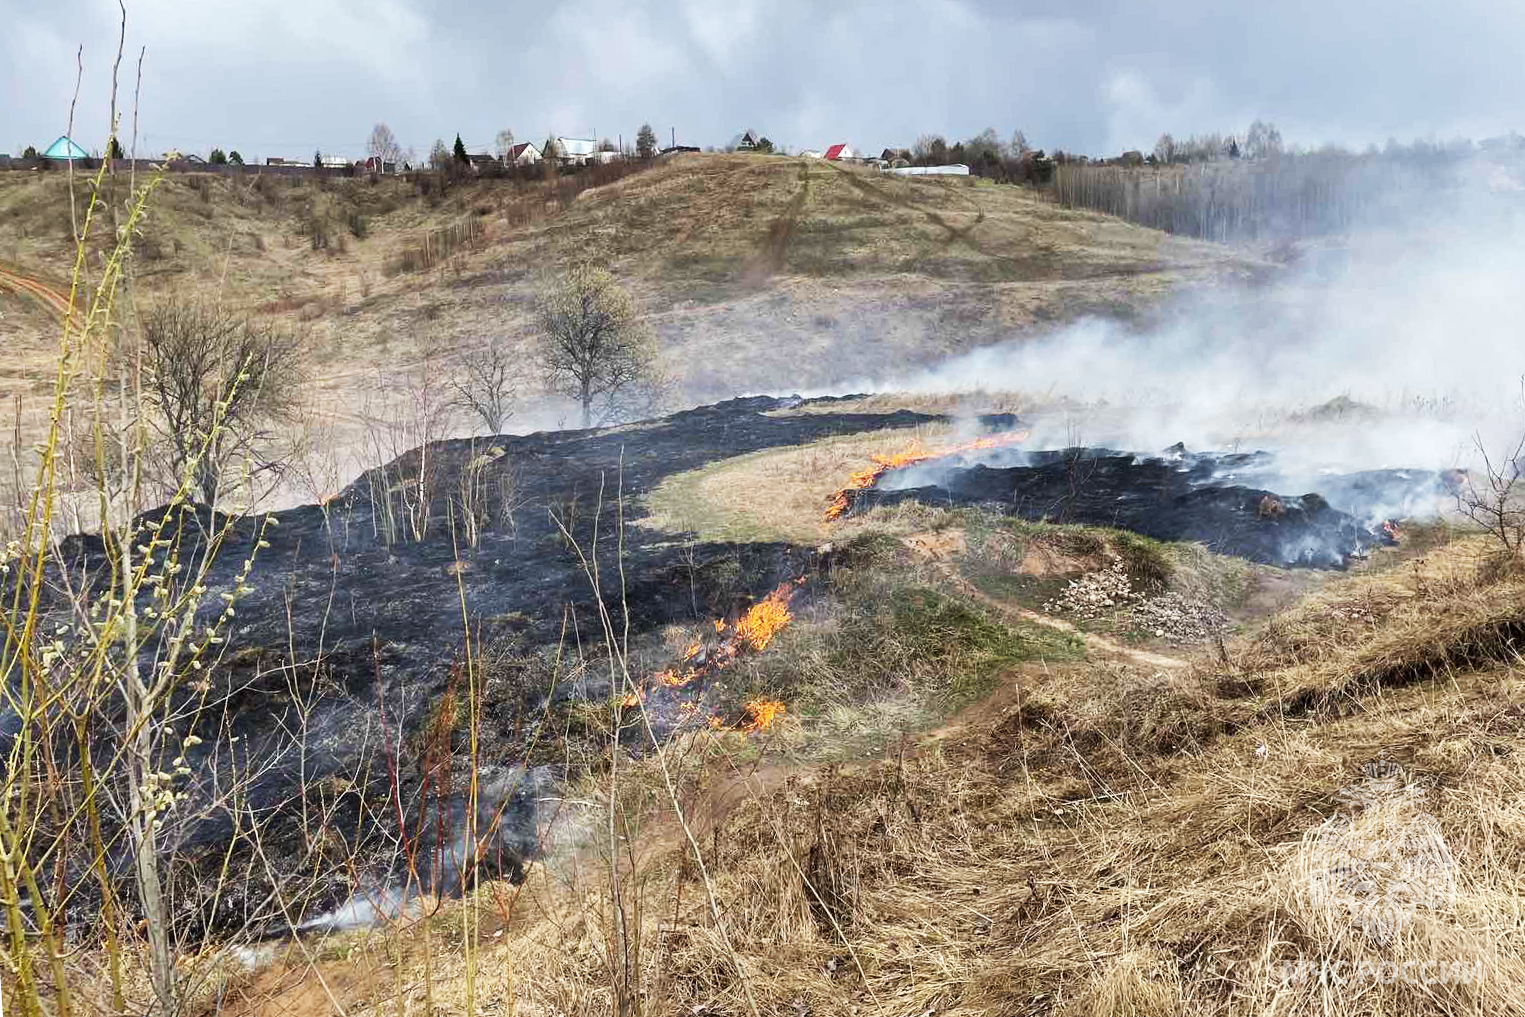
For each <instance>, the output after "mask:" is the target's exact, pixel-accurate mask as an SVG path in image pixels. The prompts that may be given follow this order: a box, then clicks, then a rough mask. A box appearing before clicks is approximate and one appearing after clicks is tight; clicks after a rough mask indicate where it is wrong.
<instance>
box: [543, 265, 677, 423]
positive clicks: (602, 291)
mask: <svg viewBox="0 0 1525 1017" xmlns="http://www.w3.org/2000/svg"><path fill="white" fill-rule="evenodd" d="M539 360H540V366H541V369H542V370H543V371H544V374H545V382H546V387H547V388H549V389H550V390H551V391H553V392H558V393H561V394H563V395H568V396H571V397H572V398H574V399H576V400H577V401H578V403H579V404H580V405H581V406H582V423H583V426H584V427H591V426H592V424H593V421H594V416H595V413H594V409H595V406H596V405H597V406H598V407H599V413H598V417H599V419H600V420H605V419H608V418H609V417H610V416H612V415H614V414H616V413H619V412H620V411H621V410H624V409H627V408H631V407H633V406H635V405H637V404H640V403H641V402H649V401H651V400H654V399H655V398H656V397H657V396H659V395H660V393H661V391H662V389H663V388H665V383H664V380H663V378H662V375H661V372H660V367H659V360H658V356H657V348H656V341H655V339H654V338H653V336H652V333H651V330H650V328H648V327H647V326H646V324H645V323H644V322H643V321H641V319H640V318H639V317H638V316H637V314H636V311H635V304H634V302H633V301H632V300H631V299H630V294H629V293H627V292H625V289H624V287H622V286H620V284H619V283H618V282H616V281H615V279H614V277H613V276H612V275H610V274H609V273H608V272H607V271H606V270H604V269H602V268H594V267H591V266H587V265H582V266H577V267H575V268H573V269H572V270H571V271H570V272H569V273H568V274H567V276H566V277H565V278H564V279H563V280H562V281H561V282H560V283H559V284H557V285H555V286H552V287H551V288H550V289H549V290H548V291H547V292H546V293H545V294H544V295H543V296H542V298H541V303H540V357H539Z"/></svg>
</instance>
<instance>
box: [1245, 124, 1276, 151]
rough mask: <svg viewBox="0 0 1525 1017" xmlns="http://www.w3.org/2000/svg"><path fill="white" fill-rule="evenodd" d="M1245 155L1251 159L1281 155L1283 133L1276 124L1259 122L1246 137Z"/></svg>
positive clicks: (1252, 126) (1253, 125) (1252, 125)
mask: <svg viewBox="0 0 1525 1017" xmlns="http://www.w3.org/2000/svg"><path fill="white" fill-rule="evenodd" d="M1244 154H1245V155H1246V156H1248V157H1249V158H1251V159H1265V158H1269V157H1270V156H1273V155H1280V154H1281V131H1279V130H1277V129H1276V125H1275V124H1268V123H1266V122H1265V121H1264V120H1257V121H1255V122H1254V123H1253V124H1251V125H1250V131H1249V133H1248V134H1246V135H1245V136H1244Z"/></svg>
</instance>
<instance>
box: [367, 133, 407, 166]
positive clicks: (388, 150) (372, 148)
mask: <svg viewBox="0 0 1525 1017" xmlns="http://www.w3.org/2000/svg"><path fill="white" fill-rule="evenodd" d="M365 152H366V154H367V155H369V156H371V157H372V158H373V159H375V160H376V162H377V163H378V164H379V165H378V166H377V169H380V170H385V169H386V166H387V164H388V163H391V164H392V165H394V166H395V165H397V163H398V162H400V161H401V160H402V148H401V146H399V145H398V144H397V135H395V134H393V133H392V128H390V127H388V126H387V125H386V124H380V123H379V124H377V125H376V126H375V127H372V128H371V138H370V140H369V141H367V142H366V143H365Z"/></svg>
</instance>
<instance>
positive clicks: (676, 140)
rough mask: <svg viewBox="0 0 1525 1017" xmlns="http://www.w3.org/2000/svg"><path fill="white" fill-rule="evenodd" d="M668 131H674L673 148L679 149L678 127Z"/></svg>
mask: <svg viewBox="0 0 1525 1017" xmlns="http://www.w3.org/2000/svg"><path fill="white" fill-rule="evenodd" d="M668 130H669V131H672V147H673V148H677V147H678V129H677V128H676V127H669V128H668Z"/></svg>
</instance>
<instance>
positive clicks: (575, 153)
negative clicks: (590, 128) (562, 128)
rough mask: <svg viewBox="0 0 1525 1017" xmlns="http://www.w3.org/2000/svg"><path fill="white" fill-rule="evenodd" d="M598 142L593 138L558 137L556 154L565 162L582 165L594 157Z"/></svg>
mask: <svg viewBox="0 0 1525 1017" xmlns="http://www.w3.org/2000/svg"><path fill="white" fill-rule="evenodd" d="M597 151H598V142H596V141H594V140H593V139H592V138H557V139H556V155H557V157H558V158H560V159H561V161H562V162H564V163H571V164H572V165H574V166H581V165H582V164H583V163H585V162H588V161H589V160H590V159H593V158H594V153H595V152H597Z"/></svg>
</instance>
